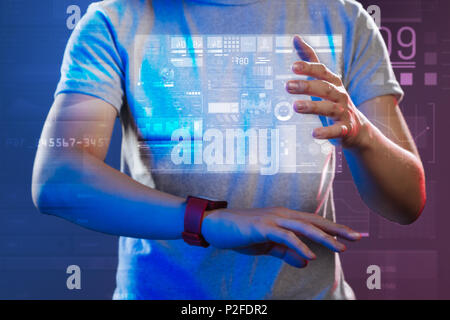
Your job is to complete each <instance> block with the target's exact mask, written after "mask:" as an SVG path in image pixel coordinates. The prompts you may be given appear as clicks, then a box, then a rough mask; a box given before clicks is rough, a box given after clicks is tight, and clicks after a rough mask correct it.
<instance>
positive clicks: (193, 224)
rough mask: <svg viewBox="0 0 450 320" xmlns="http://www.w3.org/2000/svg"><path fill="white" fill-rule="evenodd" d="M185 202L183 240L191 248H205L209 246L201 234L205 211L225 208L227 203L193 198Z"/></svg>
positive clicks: (189, 197)
mask: <svg viewBox="0 0 450 320" xmlns="http://www.w3.org/2000/svg"><path fill="white" fill-rule="evenodd" d="M186 201H187V204H186V211H185V213H184V232H183V233H182V235H183V240H184V241H185V242H186V243H188V244H190V245H192V246H200V247H204V248H206V247H208V246H209V243H208V242H207V241H206V240H205V238H204V237H203V236H202V234H201V230H202V222H203V216H204V215H205V211H208V210H215V209H222V208H226V207H227V206H228V203H227V202H226V201H217V200H211V199H207V198H199V197H193V196H188V197H187V199H186Z"/></svg>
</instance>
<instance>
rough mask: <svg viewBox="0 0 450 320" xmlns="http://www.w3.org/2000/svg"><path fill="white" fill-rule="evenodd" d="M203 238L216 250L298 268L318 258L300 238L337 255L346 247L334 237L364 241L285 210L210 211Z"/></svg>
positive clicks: (313, 217)
mask: <svg viewBox="0 0 450 320" xmlns="http://www.w3.org/2000/svg"><path fill="white" fill-rule="evenodd" d="M202 234H203V236H204V238H205V240H206V241H208V242H209V243H210V244H211V245H212V246H214V247H216V248H220V249H233V250H235V251H237V252H240V253H243V254H249V255H271V256H274V257H277V258H280V259H282V260H284V261H285V262H287V263H289V264H290V265H292V266H295V267H298V268H303V267H305V266H306V265H307V263H308V260H314V259H315V258H316V255H315V254H314V253H313V252H312V251H311V250H310V249H309V248H308V247H307V246H306V244H305V243H304V242H302V241H301V240H300V238H299V237H300V236H304V237H307V238H309V239H311V240H313V241H315V242H317V243H320V244H322V245H324V246H325V247H327V248H329V249H330V250H332V251H335V252H342V251H344V250H345V249H346V247H345V245H344V244H342V243H340V242H338V241H337V240H336V239H335V238H334V236H339V237H342V238H344V239H347V240H351V241H356V240H359V239H361V235H360V234H359V233H358V232H356V231H353V230H352V229H350V228H349V227H346V226H343V225H339V224H336V223H334V222H332V221H330V220H327V219H324V218H322V217H320V216H318V215H315V214H311V213H305V212H300V211H295V210H290V209H287V208H283V207H275V208H262V209H218V210H211V211H207V212H206V213H205V218H204V220H203V224H202Z"/></svg>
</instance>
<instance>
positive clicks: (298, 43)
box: [294, 36, 319, 62]
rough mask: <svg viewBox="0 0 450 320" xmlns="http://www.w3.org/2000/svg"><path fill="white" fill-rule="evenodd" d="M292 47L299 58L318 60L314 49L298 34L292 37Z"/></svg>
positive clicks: (311, 60)
mask: <svg viewBox="0 0 450 320" xmlns="http://www.w3.org/2000/svg"><path fill="white" fill-rule="evenodd" d="M294 48H295V50H296V51H297V54H298V56H299V57H300V59H302V60H305V61H310V62H319V57H318V56H317V54H316V52H315V51H314V49H313V48H312V47H311V46H310V45H309V44H307V43H306V42H305V41H304V40H303V39H302V38H301V37H300V36H295V37H294Z"/></svg>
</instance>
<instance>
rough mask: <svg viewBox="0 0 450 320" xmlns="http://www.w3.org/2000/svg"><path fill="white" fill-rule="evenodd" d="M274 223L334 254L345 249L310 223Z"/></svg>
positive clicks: (279, 220)
mask: <svg viewBox="0 0 450 320" xmlns="http://www.w3.org/2000/svg"><path fill="white" fill-rule="evenodd" d="M276 222H277V224H278V225H279V226H280V227H283V228H286V229H288V230H291V231H294V232H295V233H299V234H301V235H303V236H305V237H307V238H309V239H311V240H313V241H315V242H317V243H320V244H321V245H323V246H325V247H327V248H328V249H330V250H333V251H335V252H343V251H345V250H346V249H347V247H346V246H345V245H344V244H343V243H340V242H339V241H337V240H336V239H335V238H333V236H331V235H329V234H327V233H326V232H323V231H322V230H320V229H319V228H317V227H316V226H314V225H312V224H310V223H307V222H304V221H300V220H293V219H284V218H281V219H277V221H276Z"/></svg>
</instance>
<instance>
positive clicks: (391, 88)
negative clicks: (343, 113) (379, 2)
mask: <svg viewBox="0 0 450 320" xmlns="http://www.w3.org/2000/svg"><path fill="white" fill-rule="evenodd" d="M358 8H359V10H358V13H357V17H356V21H354V22H355V23H354V29H353V32H352V34H351V35H348V39H347V45H346V47H347V48H346V49H344V50H347V53H345V66H344V76H343V82H344V85H345V87H346V88H347V91H348V93H349V94H350V97H351V98H352V101H353V103H354V104H355V105H356V106H359V105H361V104H362V103H363V102H365V101H367V100H370V99H373V98H376V97H379V96H383V95H389V94H392V95H394V96H395V97H396V98H397V100H398V101H399V102H400V101H401V100H402V98H403V95H404V93H403V90H402V88H401V87H400V84H399V83H398V81H397V80H396V78H395V74H394V71H393V69H392V65H391V61H390V58H389V53H388V50H387V48H386V44H385V43H384V40H383V37H382V35H381V33H380V31H379V29H378V27H377V25H376V24H375V22H374V21H373V19H372V17H370V15H369V14H368V13H367V12H366V11H365V10H364V9H363V8H362V6H358Z"/></svg>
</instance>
